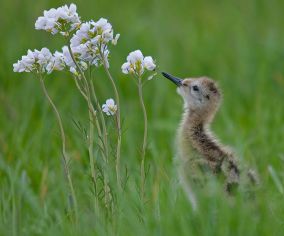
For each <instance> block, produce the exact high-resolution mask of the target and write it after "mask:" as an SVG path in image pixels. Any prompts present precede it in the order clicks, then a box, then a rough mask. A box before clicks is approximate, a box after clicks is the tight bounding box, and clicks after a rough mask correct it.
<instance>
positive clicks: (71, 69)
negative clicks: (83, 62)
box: [70, 67, 78, 75]
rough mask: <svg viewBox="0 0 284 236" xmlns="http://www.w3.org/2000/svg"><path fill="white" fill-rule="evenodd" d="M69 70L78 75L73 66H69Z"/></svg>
mask: <svg viewBox="0 0 284 236" xmlns="http://www.w3.org/2000/svg"><path fill="white" fill-rule="evenodd" d="M70 72H71V73H72V74H74V75H78V72H77V71H76V69H75V68H74V67H70Z"/></svg>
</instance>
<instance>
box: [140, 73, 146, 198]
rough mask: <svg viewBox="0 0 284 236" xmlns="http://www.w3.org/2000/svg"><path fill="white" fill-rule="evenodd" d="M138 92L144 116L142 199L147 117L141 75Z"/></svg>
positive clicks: (141, 168)
mask: <svg viewBox="0 0 284 236" xmlns="http://www.w3.org/2000/svg"><path fill="white" fill-rule="evenodd" d="M138 92H139V98H140V104H141V107H142V111H143V116H144V136H143V145H142V152H141V167H140V174H141V189H140V191H141V192H140V194H141V199H142V200H143V199H144V191H145V154H146V148H147V133H148V119H147V112H146V108H145V104H144V100H143V84H142V79H141V77H139V78H138Z"/></svg>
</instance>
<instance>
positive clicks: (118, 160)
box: [100, 50, 121, 189]
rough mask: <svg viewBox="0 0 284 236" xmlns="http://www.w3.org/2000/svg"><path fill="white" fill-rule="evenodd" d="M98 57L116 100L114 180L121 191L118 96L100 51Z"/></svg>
mask: <svg viewBox="0 0 284 236" xmlns="http://www.w3.org/2000/svg"><path fill="white" fill-rule="evenodd" d="M100 56H101V58H102V62H103V66H104V69H105V71H106V74H107V77H108V78H109V80H110V82H111V85H112V88H113V90H114V94H115V100H116V105H117V112H116V124H117V132H118V137H117V146H116V165H115V168H116V180H117V185H118V188H119V189H121V178H120V153H121V121H120V102H119V94H118V91H117V88H116V85H115V82H114V80H113V78H112V76H111V74H110V71H109V69H108V66H107V64H106V61H105V58H104V56H103V54H102V52H101V50H100Z"/></svg>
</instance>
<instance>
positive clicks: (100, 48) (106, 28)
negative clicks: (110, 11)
mask: <svg viewBox="0 0 284 236" xmlns="http://www.w3.org/2000/svg"><path fill="white" fill-rule="evenodd" d="M118 38H119V34H117V35H116V36H115V37H114V34H113V29H112V25H111V24H110V23H109V22H108V21H107V20H106V19H104V18H101V19H99V20H98V21H97V22H95V21H89V22H84V23H82V24H81V26H80V28H79V29H78V30H77V31H76V33H75V34H74V35H73V37H72V38H71V40H70V43H71V48H72V51H73V52H74V53H75V54H76V55H78V58H79V59H80V60H82V61H84V62H87V63H89V64H91V65H96V66H99V65H101V64H102V61H103V60H104V61H105V62H106V65H107V66H109V63H108V56H109V50H108V43H110V42H111V43H112V44H114V45H115V44H116V43H117V40H118Z"/></svg>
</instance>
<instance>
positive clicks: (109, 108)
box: [102, 98, 117, 116]
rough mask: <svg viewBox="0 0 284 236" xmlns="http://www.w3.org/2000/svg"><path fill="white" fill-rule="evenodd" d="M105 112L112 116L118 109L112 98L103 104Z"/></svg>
mask: <svg viewBox="0 0 284 236" xmlns="http://www.w3.org/2000/svg"><path fill="white" fill-rule="evenodd" d="M102 109H103V112H105V113H106V114H107V115H108V116H112V115H114V114H115V113H116V111H117V106H116V105H115V102H114V100H113V99H112V98H110V99H107V100H106V103H105V104H103V105H102Z"/></svg>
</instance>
